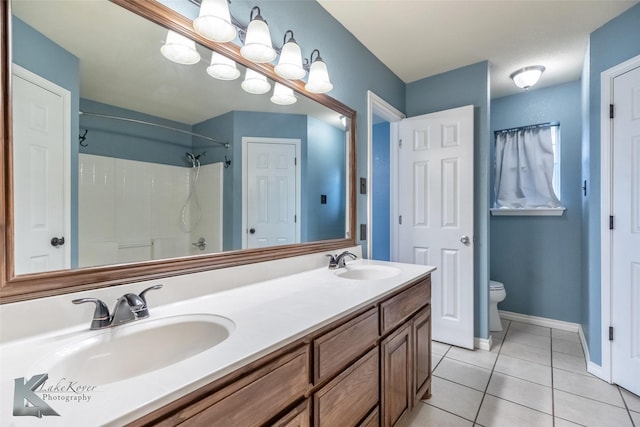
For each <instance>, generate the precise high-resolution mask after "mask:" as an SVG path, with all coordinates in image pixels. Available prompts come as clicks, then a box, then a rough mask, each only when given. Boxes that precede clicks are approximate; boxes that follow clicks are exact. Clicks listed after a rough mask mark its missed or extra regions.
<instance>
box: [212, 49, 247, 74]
mask: <svg viewBox="0 0 640 427" xmlns="http://www.w3.org/2000/svg"><path fill="white" fill-rule="evenodd" d="M207 73H208V74H209V75H210V76H211V77H213V78H215V79H218V80H235V79H237V78H238V77H240V70H238V66H237V65H236V61H234V60H233V59H231V58H228V57H226V56H224V55H221V54H219V53H218V52H211V65H209V66H208V67H207Z"/></svg>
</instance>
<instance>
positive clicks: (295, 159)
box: [293, 157, 298, 166]
mask: <svg viewBox="0 0 640 427" xmlns="http://www.w3.org/2000/svg"><path fill="white" fill-rule="evenodd" d="M293 166H298V158H297V157H294V158H293Z"/></svg>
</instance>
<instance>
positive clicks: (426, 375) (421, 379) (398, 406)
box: [380, 277, 431, 427]
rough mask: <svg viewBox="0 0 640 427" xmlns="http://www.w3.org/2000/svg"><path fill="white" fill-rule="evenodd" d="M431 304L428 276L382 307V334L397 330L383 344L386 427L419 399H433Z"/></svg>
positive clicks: (382, 390) (382, 391)
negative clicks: (431, 397)
mask: <svg viewBox="0 0 640 427" xmlns="http://www.w3.org/2000/svg"><path fill="white" fill-rule="evenodd" d="M430 301H431V279H430V277H428V278H427V279H425V280H423V281H421V282H418V283H417V284H415V285H413V286H412V287H410V288H408V289H406V290H404V291H402V292H401V293H399V294H397V295H395V296H393V297H391V298H389V299H388V300H387V301H384V302H383V303H381V304H380V329H381V331H383V333H384V332H386V331H389V330H393V328H397V329H395V331H394V332H391V333H390V334H389V335H387V336H386V338H383V340H382V341H381V342H380V354H381V366H380V377H381V387H380V394H381V397H380V406H381V420H380V424H381V425H382V426H383V427H391V426H394V425H396V424H397V422H398V421H399V420H400V419H401V418H402V417H403V416H404V415H405V414H406V413H408V412H409V411H411V410H412V409H413V407H414V405H415V404H416V403H417V402H418V401H419V400H420V399H423V398H429V397H430V396H431V305H430ZM398 325H401V326H399V327H398Z"/></svg>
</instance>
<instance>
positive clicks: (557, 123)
mask: <svg viewBox="0 0 640 427" xmlns="http://www.w3.org/2000/svg"><path fill="white" fill-rule="evenodd" d="M552 126H560V122H547V123H538V124H536V125H527V126H520V127H517V128H511V129H500V130H496V131H494V132H493V134H494V135H499V134H501V133H506V132H516V131H521V130H529V129H538V128H546V127H552Z"/></svg>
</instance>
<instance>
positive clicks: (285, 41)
mask: <svg viewBox="0 0 640 427" xmlns="http://www.w3.org/2000/svg"><path fill="white" fill-rule="evenodd" d="M287 34H291V37H289V40H287ZM287 42H294V43H296V39H294V38H293V31H291V30H287V31H285V33H284V38H283V40H282V46H284V45H285V44H287Z"/></svg>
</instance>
